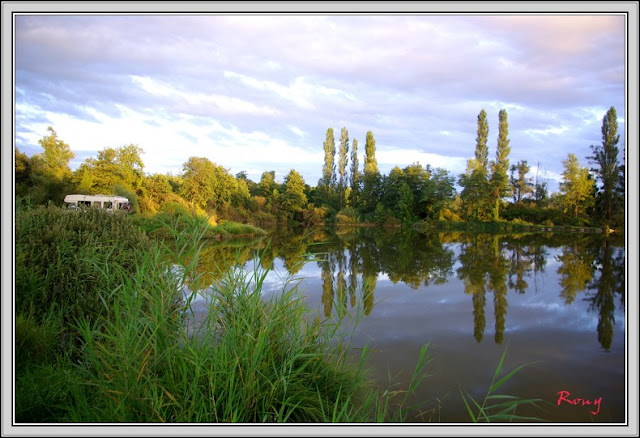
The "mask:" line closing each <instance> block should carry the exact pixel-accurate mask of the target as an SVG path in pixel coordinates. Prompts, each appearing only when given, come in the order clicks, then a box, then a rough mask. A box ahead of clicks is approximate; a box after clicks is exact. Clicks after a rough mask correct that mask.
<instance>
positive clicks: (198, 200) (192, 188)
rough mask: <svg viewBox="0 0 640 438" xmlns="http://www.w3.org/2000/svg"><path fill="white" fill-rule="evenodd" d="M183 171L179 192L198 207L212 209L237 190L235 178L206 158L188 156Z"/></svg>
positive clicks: (227, 199) (228, 199)
mask: <svg viewBox="0 0 640 438" xmlns="http://www.w3.org/2000/svg"><path fill="white" fill-rule="evenodd" d="M183 171H184V174H183V176H182V187H181V192H180V194H181V195H182V196H183V197H184V198H185V199H186V200H187V201H190V202H192V203H193V204H194V205H196V206H197V207H199V208H202V209H205V210H214V209H216V208H218V207H219V206H220V205H222V204H223V203H224V202H229V201H230V200H231V199H232V197H233V195H234V193H236V192H237V191H238V182H237V181H236V179H235V178H234V177H233V176H232V175H230V174H229V172H228V171H227V170H226V169H225V168H224V167H222V166H217V165H216V164H214V163H213V162H211V161H210V160H209V159H208V158H202V157H191V158H189V160H188V161H187V162H186V163H184V165H183Z"/></svg>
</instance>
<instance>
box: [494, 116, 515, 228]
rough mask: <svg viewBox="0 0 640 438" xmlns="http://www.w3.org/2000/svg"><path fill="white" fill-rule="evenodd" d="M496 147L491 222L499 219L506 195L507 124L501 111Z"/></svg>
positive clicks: (507, 160)
mask: <svg viewBox="0 0 640 438" xmlns="http://www.w3.org/2000/svg"><path fill="white" fill-rule="evenodd" d="M499 119H500V120H499V131H498V147H497V149H496V161H495V162H493V163H492V166H491V167H492V169H491V171H492V174H491V190H492V195H493V220H498V219H499V218H500V202H501V199H502V198H503V197H504V196H506V195H507V194H508V189H509V178H508V176H507V172H508V170H509V153H510V152H511V148H510V147H509V142H510V140H509V139H508V138H507V136H508V135H509V123H508V122H507V111H506V110H504V109H502V110H500V113H499Z"/></svg>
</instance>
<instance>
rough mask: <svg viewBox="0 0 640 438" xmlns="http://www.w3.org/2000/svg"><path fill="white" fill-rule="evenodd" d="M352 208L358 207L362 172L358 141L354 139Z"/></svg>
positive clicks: (352, 152)
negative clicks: (360, 169) (359, 165)
mask: <svg viewBox="0 0 640 438" xmlns="http://www.w3.org/2000/svg"><path fill="white" fill-rule="evenodd" d="M349 179H350V180H351V207H353V208H357V207H358V199H359V195H360V171H359V170H358V140H356V139H355V138H354V139H353V145H352V147H351V177H350V178H349Z"/></svg>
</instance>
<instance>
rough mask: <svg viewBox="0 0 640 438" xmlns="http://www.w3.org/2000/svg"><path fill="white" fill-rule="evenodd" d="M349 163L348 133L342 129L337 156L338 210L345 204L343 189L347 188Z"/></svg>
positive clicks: (345, 129)
mask: <svg viewBox="0 0 640 438" xmlns="http://www.w3.org/2000/svg"><path fill="white" fill-rule="evenodd" d="M348 161H349V131H347V128H342V131H341V133H340V149H339V155H338V175H339V179H338V196H339V198H340V208H342V207H343V206H344V204H345V189H346V187H347V179H348V175H347V163H348Z"/></svg>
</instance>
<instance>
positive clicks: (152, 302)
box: [16, 208, 427, 423]
mask: <svg viewBox="0 0 640 438" xmlns="http://www.w3.org/2000/svg"><path fill="white" fill-rule="evenodd" d="M16 219H17V227H16V228H17V233H16V234H17V263H16V264H17V277H19V281H17V284H16V296H17V301H18V304H19V305H18V306H17V310H18V314H17V321H16V365H17V366H16V420H17V421H18V422H20V423H22V422H26V423H32V422H36V423H37V422H56V423H57V422H80V423H84V422H185V423H191V422H222V423H232V422H298V423H306V422H371V421H390V422H396V421H403V419H405V418H406V416H407V415H408V412H409V408H408V407H407V406H405V405H404V403H403V400H405V398H403V396H404V395H406V396H408V395H409V394H410V393H411V391H412V389H413V388H415V385H417V383H419V381H420V380H421V376H423V373H422V372H423V366H424V364H425V363H426V357H427V356H426V347H425V348H424V349H423V351H422V353H421V355H420V357H418V358H416V359H417V367H416V372H415V374H414V379H413V381H412V383H411V384H410V386H409V387H408V388H407V389H406V391H400V392H394V393H393V394H392V393H391V392H384V391H383V389H384V388H380V387H378V385H376V384H375V383H374V382H373V381H372V380H370V379H369V378H368V372H367V368H366V356H367V354H366V349H365V353H363V354H362V355H361V356H360V360H359V361H354V360H353V356H352V355H351V354H350V352H351V347H350V344H349V338H348V336H347V337H345V336H343V335H342V332H341V328H340V327H341V324H340V321H328V320H323V319H320V318H318V317H312V315H313V312H312V311H311V309H309V308H307V306H306V304H305V301H304V299H303V297H302V295H301V294H300V291H298V289H297V287H296V286H295V284H293V283H288V284H287V286H286V287H284V288H283V289H282V291H281V292H280V293H279V294H278V295H277V296H276V297H275V298H274V299H271V300H268V301H266V300H263V299H262V293H261V288H262V283H263V281H264V279H265V277H266V275H267V272H268V271H267V270H264V269H263V268H262V267H261V264H260V263H259V255H258V256H257V257H258V258H257V259H256V260H257V261H256V264H255V267H254V269H251V270H248V271H246V270H245V269H244V268H243V267H241V266H237V267H236V268H234V269H232V270H231V271H230V272H228V273H226V274H225V275H224V276H223V277H222V279H221V280H219V281H217V282H216V283H215V284H214V285H213V287H211V288H210V290H209V292H210V294H211V296H212V300H211V304H210V308H209V312H208V316H207V318H206V320H205V321H204V322H203V323H202V324H201V325H200V326H199V330H198V333H197V335H189V334H187V331H186V330H185V319H186V318H188V317H189V312H190V307H189V303H190V302H191V300H192V299H193V297H194V296H195V295H194V294H195V293H196V292H197V291H198V290H199V289H201V288H203V287H205V285H204V284H202V285H200V286H201V287H199V285H198V277H199V276H200V275H201V274H196V271H195V269H194V267H195V266H196V265H197V257H198V252H199V250H200V249H201V248H202V239H203V237H204V236H205V235H206V233H207V231H208V230H207V226H205V224H200V226H197V227H193V228H191V229H189V230H188V232H186V231H185V230H183V231H182V232H180V231H179V230H173V231H174V233H173V235H174V241H173V243H172V244H171V245H165V244H164V243H161V241H153V240H150V239H148V238H147V237H146V235H145V234H144V233H143V234H141V233H140V232H139V231H138V228H137V227H136V226H134V225H133V224H132V223H131V221H130V220H129V218H126V217H124V216H123V215H113V214H111V215H109V214H108V213H104V212H101V211H98V210H93V211H89V212H85V213H78V212H73V211H68V210H63V209H57V208H38V209H34V210H26V211H19V212H18V215H17V218H16ZM45 224H46V225H47V226H44V225H45ZM91 236H93V237H91ZM109 236H111V237H109ZM132 236H135V237H132ZM45 260H46V261H47V262H49V263H50V262H51V261H55V262H54V263H50V264H49V267H48V268H46V269H44V268H43V267H42V266H39V264H41V263H43V262H44V261H45ZM70 266H72V267H74V268H70ZM186 284H189V287H190V289H189V290H191V291H192V292H189V293H185V291H186V290H187V289H186V287H185V285H186Z"/></svg>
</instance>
